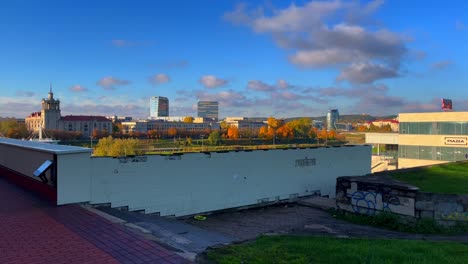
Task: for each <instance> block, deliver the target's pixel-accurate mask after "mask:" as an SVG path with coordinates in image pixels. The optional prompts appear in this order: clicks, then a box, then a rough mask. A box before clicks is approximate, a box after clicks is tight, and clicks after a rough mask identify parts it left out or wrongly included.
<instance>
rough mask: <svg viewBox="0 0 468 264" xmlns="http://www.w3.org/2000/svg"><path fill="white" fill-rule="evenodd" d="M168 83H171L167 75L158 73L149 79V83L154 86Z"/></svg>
mask: <svg viewBox="0 0 468 264" xmlns="http://www.w3.org/2000/svg"><path fill="white" fill-rule="evenodd" d="M170 81H171V78H170V77H169V75H167V74H164V73H158V74H155V75H153V76H151V77H150V83H152V84H154V85H158V84H164V83H168V82H170Z"/></svg>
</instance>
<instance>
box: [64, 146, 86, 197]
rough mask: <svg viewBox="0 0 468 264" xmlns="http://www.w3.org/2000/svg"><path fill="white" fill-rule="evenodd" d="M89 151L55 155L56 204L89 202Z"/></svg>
mask: <svg viewBox="0 0 468 264" xmlns="http://www.w3.org/2000/svg"><path fill="white" fill-rule="evenodd" d="M90 163H91V159H90V153H69V154H61V155H59V156H58V157H57V175H58V177H57V204H58V205H61V204H67V203H78V202H89V200H90V197H91V168H90Z"/></svg>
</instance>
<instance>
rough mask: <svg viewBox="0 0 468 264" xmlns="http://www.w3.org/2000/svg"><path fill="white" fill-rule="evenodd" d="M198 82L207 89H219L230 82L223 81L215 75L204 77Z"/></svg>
mask: <svg viewBox="0 0 468 264" xmlns="http://www.w3.org/2000/svg"><path fill="white" fill-rule="evenodd" d="M198 82H199V83H201V84H202V85H203V86H204V87H205V88H218V87H221V86H225V85H227V84H228V83H229V82H228V80H225V79H221V78H219V77H216V76H214V75H204V76H202V77H201V78H200V80H199V81H198Z"/></svg>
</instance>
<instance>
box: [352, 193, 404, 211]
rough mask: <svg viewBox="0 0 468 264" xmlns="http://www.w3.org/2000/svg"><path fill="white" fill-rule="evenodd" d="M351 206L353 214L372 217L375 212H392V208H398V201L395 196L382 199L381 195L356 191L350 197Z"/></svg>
mask: <svg viewBox="0 0 468 264" xmlns="http://www.w3.org/2000/svg"><path fill="white" fill-rule="evenodd" d="M348 196H349V197H350V198H351V205H352V207H353V210H354V212H356V213H360V214H368V215H373V214H375V212H376V211H387V212H392V206H399V205H400V199H398V197H396V196H388V197H386V199H384V196H383V195H382V194H381V193H375V192H366V191H356V192H354V193H352V194H351V195H348Z"/></svg>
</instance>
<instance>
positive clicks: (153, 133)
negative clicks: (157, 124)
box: [146, 129, 158, 139]
mask: <svg viewBox="0 0 468 264" xmlns="http://www.w3.org/2000/svg"><path fill="white" fill-rule="evenodd" d="M146 134H147V135H148V138H152V139H155V138H157V137H158V131H157V130H156V129H151V130H148V132H147V133H146Z"/></svg>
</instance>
